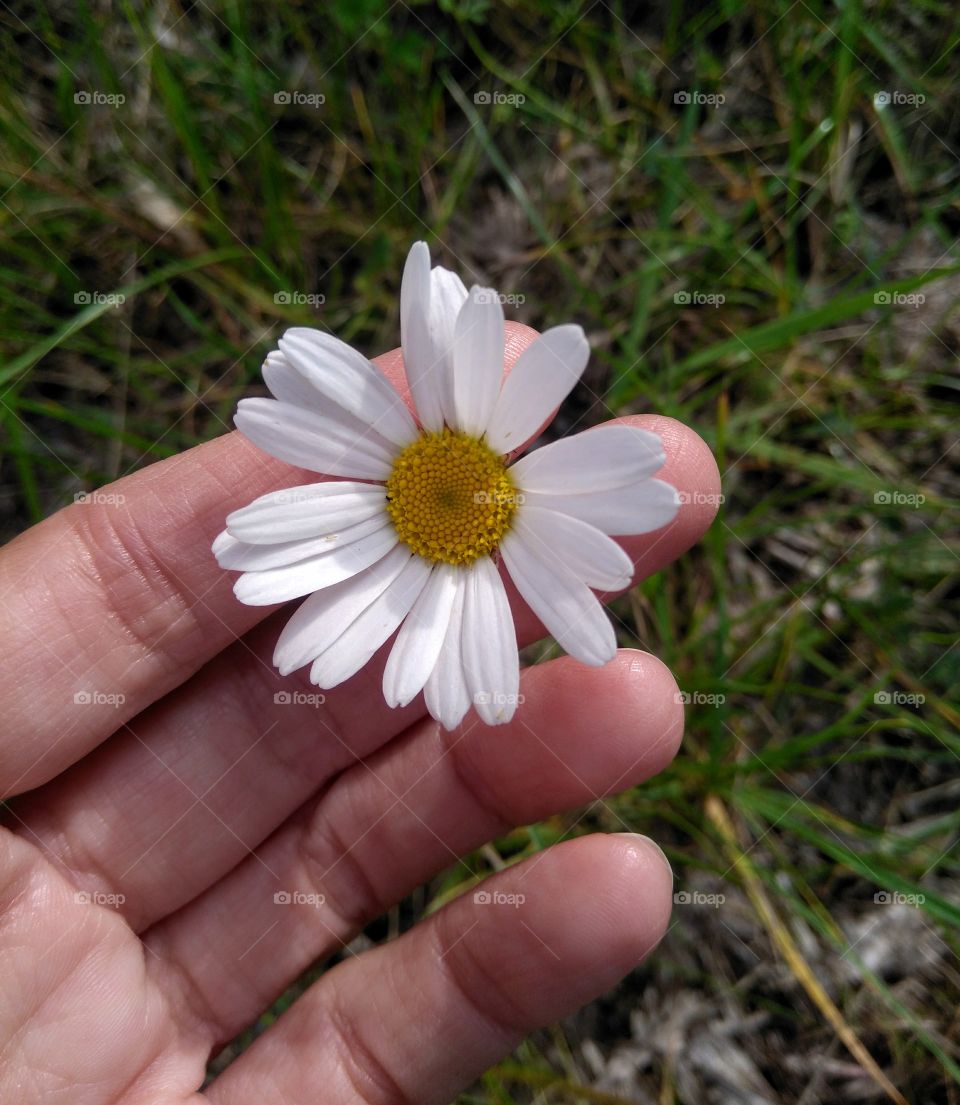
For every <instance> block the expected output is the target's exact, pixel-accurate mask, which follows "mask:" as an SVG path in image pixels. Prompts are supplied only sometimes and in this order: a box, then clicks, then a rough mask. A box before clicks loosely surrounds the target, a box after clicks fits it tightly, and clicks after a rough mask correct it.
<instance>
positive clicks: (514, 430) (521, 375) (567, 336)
mask: <svg viewBox="0 0 960 1105" xmlns="http://www.w3.org/2000/svg"><path fill="white" fill-rule="evenodd" d="M589 356H590V346H589V345H588V344H587V339H586V336H585V335H584V333H583V330H582V328H581V327H579V326H554V327H553V328H552V329H550V330H545V331H544V332H543V333H542V334H541V335H540V337H538V338H537V339H536V340H535V341H534V342H533V343H532V344H531V345H528V346H527V348H526V349H525V350H524V351H523V353H521V354H520V358H519V360H518V361H517V363H516V364H515V365H514V366H513V368H512V369H511V371H510V375H509V376H508V377H507V378H506V380H504V382H503V387H502V388H501V389H500V395H499V398H498V399H497V403H496V406H495V407H494V409H493V414H492V415H491V417H490V423H489V425H488V426H487V444H488V445H489V446H490V448H491V449H493V450H494V452H497V453H510V452H512V451H513V450H514V449H517V448H518V447H519V446H521V445H522V444H523V443H524V442H525V441H527V440H528V439H529V438H531V437H532V436H533V435H534V434H535V433H536V432H537V430H539V429H540V427H541V426H542V425H543V424H544V422H546V421H547V419H548V418H549V417H550V415H551V414H552V413H553V411H554V410H555V408H557V407H558V406H560V404H561V403H562V402H563V400H564V399H566V397H567V395H569V393H570V390H571V388H572V387H573V385H574V384H575V383H576V382H577V381H578V380H579V379H580V377H581V375H582V374H583V370H584V368H586V365H587V360H588V358H589Z"/></svg>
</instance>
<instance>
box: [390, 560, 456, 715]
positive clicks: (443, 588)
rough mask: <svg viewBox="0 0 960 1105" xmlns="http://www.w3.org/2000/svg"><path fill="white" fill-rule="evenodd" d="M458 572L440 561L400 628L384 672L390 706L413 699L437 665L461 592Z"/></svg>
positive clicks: (404, 704) (401, 704)
mask: <svg viewBox="0 0 960 1105" xmlns="http://www.w3.org/2000/svg"><path fill="white" fill-rule="evenodd" d="M457 574H458V572H457V569H456V568H454V567H453V565H451V564H436V565H435V566H434V568H433V571H432V572H431V573H430V579H429V580H428V581H427V585H426V586H425V587H424V589H423V590H422V591H421V592H420V594H419V596H418V597H417V601H416V602H415V603H414V604H413V608H412V609H411V611H410V613H409V614H408V615H407V617H406V619H405V621H404V623H403V625H402V626H401V627H400V632H399V633H398V634H397V639H396V641H395V642H394V645H393V648H392V649H391V650H390V656H389V658H388V659H387V666H386V668H385V669H384V672H383V697H384V698H385V699H386V702H387V705H388V706H406V705H407V703H408V702H412V701H413V699H414V698H416V696H417V695H418V694H419V693H420V692H421V691H422V690H423V686H424V684H425V683H426V681H427V679H428V678H429V676H430V673H431V672H432V671H433V669H434V667H435V666H436V663H437V659H438V657H439V656H440V649H441V648H442V647H443V640H444V637H446V635H447V626H448V625H449V624H450V611H451V610H452V609H453V600H454V599H455V598H456V594H457Z"/></svg>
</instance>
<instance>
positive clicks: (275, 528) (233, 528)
mask: <svg viewBox="0 0 960 1105" xmlns="http://www.w3.org/2000/svg"><path fill="white" fill-rule="evenodd" d="M385 506H386V492H385V491H384V489H383V487H381V486H379V485H378V484H369V483H356V482H354V481H352V480H329V481H328V482H326V483H309V484H304V485H302V486H300V487H285V488H284V489H283V490H282V491H270V492H268V493H267V494H266V495H261V496H260V498H259V499H254V501H253V502H252V503H250V504H249V505H248V506H244V507H241V508H240V509H239V510H234V511H233V512H232V513H230V514H228V515H227V530H228V531H229V533H230V534H231V536H233V537H236V538H237V539H238V540H240V541H246V542H248V543H249V544H253V545H272V544H274V543H276V542H280V541H296V540H298V539H300V538H304V537H319V536H320V535H321V534H324V533H335V532H336V531H337V530H339V529H345V528H348V527H350V526H355V525H357V524H359V523H360V522H364V521H366V520H367V518H372V517H373V516H374V515H375V514H378V513H381V512H382V511H383V510H384V509H385Z"/></svg>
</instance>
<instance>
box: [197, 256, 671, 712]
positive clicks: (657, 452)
mask: <svg viewBox="0 0 960 1105" xmlns="http://www.w3.org/2000/svg"><path fill="white" fill-rule="evenodd" d="M400 332H401V345H402V348H403V361H404V366H405V369H406V374H407V381H408V383H409V387H410V393H411V397H412V400H413V406H414V408H415V414H411V413H410V410H409V409H408V407H407V405H406V403H405V402H404V401H403V399H402V398H401V397H400V395H399V394H398V393H397V392H396V390H395V389H394V388H393V387H392V386H391V385H390V383H389V382H388V381H387V380H386V378H385V377H384V376H383V375H382V374H381V373H380V371H379V370H378V369H377V368H376V366H375V365H373V364H372V363H371V362H370V361H368V360H367V358H366V357H364V356H363V355H362V354H360V353H358V352H357V351H356V350H355V349H353V348H351V347H350V346H349V345H347V344H345V343H344V342H342V341H340V340H338V339H337V338H335V337H333V336H332V335H330V334H327V333H323V332H321V331H319V330H311V329H304V328H295V329H292V330H288V331H287V332H286V333H285V334H284V336H283V337H282V338H281V339H280V342H279V346H280V348H279V349H278V350H275V351H273V352H271V353H270V354H269V355H268V356H267V359H266V363H265V364H264V367H263V375H264V380H265V382H266V384H267V387H268V388H269V390H270V392H271V394H272V395H273V398H272V399H243V400H241V402H240V404H239V408H238V410H237V414H236V426H237V429H238V430H239V431H240V432H241V433H242V434H243V435H244V436H246V437H247V438H249V440H250V441H252V442H253V444H254V445H256V446H257V447H258V448H260V449H262V450H264V452H266V453H269V454H270V455H271V456H274V457H277V458H278V459H280V460H282V461H285V462H286V463H288V464H292V465H296V466H297V467H298V468H305V469H307V470H308V471H311V472H318V473H322V474H323V475H324V477H326V478H325V479H324V480H322V481H320V482H316V483H311V484H307V485H305V486H301V487H290V488H285V489H284V490H282V491H274V492H271V493H270V494H267V495H263V496H261V497H260V498H259V499H256V500H255V501H254V502H252V503H251V504H250V505H249V506H246V507H243V508H242V509H240V510H236V511H234V512H233V513H232V514H230V515H229V516H228V517H227V520H226V529H225V530H224V532H223V533H221V534H220V536H219V537H218V538H217V539H216V541H215V542H214V545H213V551H214V554H215V555H216V558H217V560H218V562H219V564H220V566H221V567H223V568H227V569H235V570H237V571H240V572H242V573H243V574H242V575H241V576H240V578H239V579H238V580H237V582H236V584H235V587H234V592H235V594H236V596H237V598H238V599H239V600H240V601H241V602H244V603H248V604H251V605H272V604H274V603H282V602H287V601H289V600H291V599H297V598H302V597H303V596H308V597H307V598H306V601H304V602H303V603H302V604H301V606H300V607H299V608H298V609H297V610H296V612H295V613H294V614H293V616H292V617H291V618H290V621H289V622H288V623H287V624H286V626H285V627H284V629H283V631H282V633H281V634H280V638H279V640H278V642H277V646H276V651H275V653H274V664H275V665H276V666H277V668H278V669H279V670H280V672H281V674H283V675H287V674H289V673H290V672H293V671H295V670H297V669H298V668H301V667H304V666H305V665H307V664H310V665H311V667H310V679H311V682H313V683H314V684H316V685H317V686H319V687H321V688H324V689H328V688H331V687H335V686H337V685H338V684H340V683H342V682H344V680H346V679H349V678H350V676H352V675H354V674H355V673H356V672H357V671H359V670H360V669H361V668H362V667H363V666H364V665H365V664H366V663H367V662H368V661H369V660H370V659H371V658H372V657H373V655H374V653H376V652H377V650H378V649H380V648H381V646H382V645H384V644H385V643H386V641H387V640H388V639H389V638H390V637H392V636H393V634H394V633H396V639H395V641H394V642H393V646H392V648H391V650H390V654H389V657H388V658H387V662H386V668H385V670H384V674H383V694H384V697H385V699H386V701H387V702H388V703H389V705H390V706H394V707H395V706H404V705H406V704H407V703H409V702H411V701H412V700H413V699H414V698H415V697H416V696H417V695H418V694H419V693H420V692H421V691H423V693H424V699H425V702H426V706H427V709H428V710H429V711H430V713H431V715H432V716H433V717H434V718H436V719H437V720H438V721H439V722H440V723H441V724H442V725H444V726H445V727H446V728H448V729H451V728H453V727H455V726H456V725H458V724H459V722H460V721H461V720H462V719H463V717H464V715H465V714H466V713H467V711H468V710H469V709H470V707H471V706H473V707H475V709H476V711H477V713H478V714H479V716H480V718H481V719H482V720H483V721H484V722H486V723H487V724H488V725H495V724H498V723H500V722H505V721H508V720H509V719H510V718H511V717H512V716H513V713H514V710H515V708H516V705H517V702H518V699H519V694H518V691H519V679H520V665H519V656H518V652H517V637H516V630H515V628H514V623H513V618H512V615H511V612H510V604H509V602H508V599H507V592H506V589H505V586H504V582H503V578H502V576H501V572H500V569H501V567H502V568H503V569H505V571H506V573H507V574H508V575H509V576H510V578H511V579H512V580H513V583H514V584H515V586H516V589H517V591H518V592H519V593H520V596H521V597H522V598H523V600H524V601H525V602H526V603H527V605H528V606H529V607H530V609H531V610H532V611H533V612H534V613H535V614H536V615H537V617H538V618H539V619H540V621H541V622H542V623H543V625H544V626H545V628H546V629H547V631H548V632H549V633H551V634H552V635H553V636H554V638H555V639H556V640H557V642H558V643H559V644H560V645H561V646H562V647H563V648H564V649H565V650H566V651H567V652H568V653H569V654H570V655H571V656H574V657H576V658H577V659H578V660H581V661H583V663H585V664H591V665H600V664H605V663H606V662H607V661H608V660H610V659H611V658H612V657H613V655H614V653H615V651H616V638H615V635H614V631H613V626H612V625H611V623H610V620H609V618H608V617H607V615H606V613H605V611H604V609H603V607H602V605H601V603H600V601H599V599H598V598H597V597H596V595H595V594H594V593H593V592H594V590H599V591H617V590H622V589H623V588H625V587H627V586H628V585H629V583H630V579H631V575H632V570H633V565H632V562H631V560H630V558H629V557H628V556H627V554H626V553H625V552H624V550H623V549H622V548H621V546H620V545H619V544H618V543H617V542H616V541H614V539H613V535H626V534H639V533H648V532H650V531H652V530H656V529H659V528H660V527H661V526H663V525H665V524H666V523H667V522H669V521H671V519H672V518H673V517H674V515H675V514H676V512H677V507H678V497H677V493H676V490H675V489H674V488H673V487H672V486H670V485H669V484H667V483H664V482H663V481H661V480H657V479H654V478H653V477H654V474H655V473H656V472H657V470H658V469H659V468H660V467H661V465H662V464H663V463H664V459H665V458H664V453H663V447H662V443H661V441H660V439H659V438H658V437H657V436H656V435H655V434H652V433H648V432H647V431H645V430H641V429H637V428H635V427H633V426H628V425H624V424H611V425H607V426H601V427H599V428H596V429H590V430H586V431H584V432H582V433H578V434H575V435H573V436H571V437H567V438H563V439H562V440H560V441H556V442H554V443H553V444H550V445H546V446H544V447H543V448H540V449H536V450H534V451H533V452H531V453H529V454H527V455H526V456H524V457H522V458H521V459H519V460H515V459H513V457H514V454H515V453H516V452H517V451H518V450H519V449H520V448H521V447H522V446H523V445H524V444H525V443H527V442H528V441H529V440H530V439H532V438H533V437H534V436H535V435H536V434H537V432H538V431H539V430H540V429H541V428H542V426H543V425H544V423H545V422H546V421H547V420H548V419H549V418H550V416H551V414H552V412H553V411H554V410H555V409H556V407H557V406H559V404H560V403H561V402H562V401H563V399H564V398H565V397H566V396H567V394H568V393H569V391H570V390H571V388H572V387H573V386H574V384H575V383H576V382H577V380H578V379H579V378H580V375H581V373H582V372H583V369H584V367H585V366H586V363H587V358H588V356H589V346H588V344H587V340H586V338H585V336H584V333H583V330H582V329H581V328H580V327H579V326H556V327H554V328H553V329H551V330H547V331H545V332H544V333H543V334H541V335H540V336H539V337H538V338H537V339H536V340H535V341H534V342H533V343H532V344H531V345H530V346H528V347H527V349H526V350H524V352H523V353H522V354H521V356H520V358H519V359H518V360H517V362H516V364H515V365H514V367H513V369H512V371H511V372H510V373H509V375H508V376H507V377H506V378H504V376H503V356H504V319H503V309H502V307H501V304H500V297H499V296H498V295H497V293H496V292H495V291H493V290H492V289H489V288H481V287H476V286H475V287H473V288H471V289H470V291H469V292H468V291H467V289H466V288H465V287H464V285H463V283H462V282H461V280H460V278H459V277H457V276H456V275H455V274H454V273H452V272H450V271H448V270H447V269H444V268H442V267H440V266H437V267H436V268H434V269H432V270H431V268H430V254H429V251H428V249H427V246H426V244H425V243H424V242H417V243H416V244H415V245H414V246H413V248H412V249H411V250H410V253H409V255H408V256H407V261H406V266H405V268H404V271H403V281H402V284H401V290H400ZM398 630H399V632H398Z"/></svg>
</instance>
